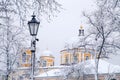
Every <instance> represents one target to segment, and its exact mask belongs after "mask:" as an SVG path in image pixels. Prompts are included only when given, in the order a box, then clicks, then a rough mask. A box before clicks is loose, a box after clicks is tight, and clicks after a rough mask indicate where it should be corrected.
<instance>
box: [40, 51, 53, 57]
mask: <svg viewBox="0 0 120 80" xmlns="http://www.w3.org/2000/svg"><path fill="white" fill-rule="evenodd" d="M52 55H53V52H51V51H49V50H45V51H43V53H42V56H52Z"/></svg>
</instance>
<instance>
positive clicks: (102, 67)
mask: <svg viewBox="0 0 120 80" xmlns="http://www.w3.org/2000/svg"><path fill="white" fill-rule="evenodd" d="M81 65H82V68H83V69H82V70H83V71H84V73H85V74H95V60H88V61H85V62H81V63H79V64H76V65H75V66H74V68H76V69H80V67H81ZM72 67H73V66H72ZM57 68H58V69H57ZM57 68H55V69H52V70H50V71H47V72H44V73H42V74H40V75H37V76H35V77H56V76H61V75H64V74H65V71H64V70H63V69H66V68H67V70H66V71H69V69H70V67H68V66H67V67H66V66H64V67H63V66H62V68H61V67H60V66H59V67H57ZM86 70H89V71H86ZM98 73H99V74H105V73H120V66H118V65H113V64H111V63H108V62H107V61H104V60H99V66H98Z"/></svg>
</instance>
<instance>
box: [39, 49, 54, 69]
mask: <svg viewBox="0 0 120 80" xmlns="http://www.w3.org/2000/svg"><path fill="white" fill-rule="evenodd" d="M49 66H54V56H53V53H52V52H51V51H49V50H48V49H47V50H45V51H44V52H43V53H42V55H41V56H40V67H49Z"/></svg>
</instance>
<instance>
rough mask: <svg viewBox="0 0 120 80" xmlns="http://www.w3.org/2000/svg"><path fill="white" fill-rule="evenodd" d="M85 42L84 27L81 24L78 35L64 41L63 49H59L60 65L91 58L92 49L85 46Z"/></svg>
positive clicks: (92, 56)
mask: <svg viewBox="0 0 120 80" xmlns="http://www.w3.org/2000/svg"><path fill="white" fill-rule="evenodd" d="M85 43H86V42H85V37H84V29H83V28H82V26H81V27H80V29H79V35H78V36H77V37H73V38H72V39H70V40H69V41H68V42H67V43H66V45H65V49H63V50H61V51H60V54H61V65H71V64H76V63H79V62H82V61H85V60H89V59H93V58H94V55H93V54H92V53H93V49H90V48H86V44H85Z"/></svg>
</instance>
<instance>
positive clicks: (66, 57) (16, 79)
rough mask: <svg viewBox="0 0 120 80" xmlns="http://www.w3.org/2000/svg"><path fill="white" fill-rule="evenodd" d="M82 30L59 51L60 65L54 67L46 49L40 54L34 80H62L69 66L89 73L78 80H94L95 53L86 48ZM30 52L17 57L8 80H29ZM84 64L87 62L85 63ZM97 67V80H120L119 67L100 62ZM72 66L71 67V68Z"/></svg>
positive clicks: (25, 51) (50, 53)
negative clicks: (77, 66) (75, 66)
mask: <svg viewBox="0 0 120 80" xmlns="http://www.w3.org/2000/svg"><path fill="white" fill-rule="evenodd" d="M84 35H85V34H84V29H83V27H82V26H81V27H80V29H79V35H78V36H77V37H75V38H72V40H69V41H68V42H67V43H66V45H65V48H64V49H63V50H61V51H60V56H59V57H60V59H61V61H60V65H59V66H55V65H54V63H55V57H54V53H53V52H51V51H49V50H48V49H47V50H45V51H43V53H41V56H40V57H39V61H37V62H36V63H35V75H34V79H35V80H64V73H65V70H64V69H67V70H68V69H69V68H70V67H71V65H73V66H74V65H78V64H79V65H80V64H83V65H84V66H83V68H84V69H83V70H85V68H86V66H87V68H89V69H90V71H88V72H85V71H83V73H84V74H82V75H81V76H80V79H79V80H95V79H94V73H95V70H94V69H95V63H94V58H95V51H94V50H93V49H92V48H91V47H87V46H86V42H85V36H84ZM31 56H32V53H31V50H30V49H24V50H22V51H21V53H20V55H19V63H18V68H17V69H16V70H14V71H13V73H11V76H10V80H30V77H31ZM86 62H89V64H88V63H86ZM99 63H100V64H99V67H98V73H99V80H104V79H107V78H109V80H120V66H115V65H112V64H109V63H107V62H105V61H103V60H100V62H99ZM73 66H72V67H73ZM76 78H77V77H76V75H71V76H70V77H69V79H68V80H76Z"/></svg>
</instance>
